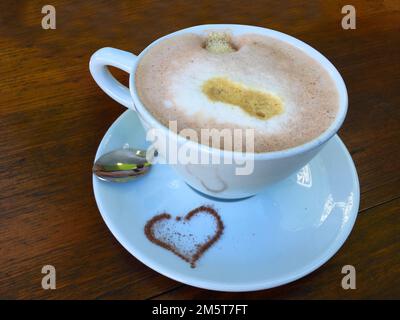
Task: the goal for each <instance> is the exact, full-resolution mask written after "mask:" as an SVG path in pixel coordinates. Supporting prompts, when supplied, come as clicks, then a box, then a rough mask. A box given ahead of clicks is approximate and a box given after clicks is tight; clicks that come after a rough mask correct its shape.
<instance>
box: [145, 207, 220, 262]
mask: <svg viewBox="0 0 400 320" xmlns="http://www.w3.org/2000/svg"><path fill="white" fill-rule="evenodd" d="M223 230H224V224H223V222H222V219H221V217H220V216H219V214H218V213H217V211H216V210H215V209H214V208H213V207H211V206H205V205H203V206H200V207H198V208H195V209H193V210H191V211H190V212H188V213H187V214H186V215H185V216H184V217H180V216H178V217H176V218H172V216H171V215H170V214H169V213H167V212H164V213H161V214H158V215H156V216H154V217H153V218H151V219H150V220H149V221H148V222H147V223H146V225H145V227H144V232H145V234H146V237H147V238H148V239H149V240H150V241H151V242H153V243H154V244H157V245H159V246H160V247H162V248H164V249H167V250H169V251H171V252H173V253H174V254H176V255H177V256H178V257H180V258H182V259H183V260H185V261H187V262H189V263H190V265H191V267H192V268H194V267H195V266H196V262H197V260H199V259H200V257H201V256H202V255H203V254H204V252H205V251H207V250H208V249H209V248H210V247H211V246H212V245H213V244H214V243H215V242H217V241H218V240H219V238H220V237H221V235H222V233H223Z"/></svg>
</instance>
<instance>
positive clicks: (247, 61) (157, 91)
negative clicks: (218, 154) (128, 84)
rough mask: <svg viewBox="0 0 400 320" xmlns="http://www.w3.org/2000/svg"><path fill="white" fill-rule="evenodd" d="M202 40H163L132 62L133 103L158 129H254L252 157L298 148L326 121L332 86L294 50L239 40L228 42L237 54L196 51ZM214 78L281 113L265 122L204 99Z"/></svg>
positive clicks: (253, 38) (255, 38)
mask: <svg viewBox="0 0 400 320" xmlns="http://www.w3.org/2000/svg"><path fill="white" fill-rule="evenodd" d="M206 36H207V35H206V34H205V35H203V36H202V35H196V34H183V35H178V36H174V37H172V38H168V39H166V40H164V41H162V42H160V43H159V44H157V45H156V46H153V47H152V48H150V49H149V50H148V52H147V53H146V55H145V56H144V57H143V58H142V59H141V61H140V63H139V66H138V68H137V71H136V75H135V77H136V79H135V80H136V87H137V90H138V94H139V97H140V99H141V101H142V102H143V104H144V105H145V106H146V108H147V109H148V110H149V111H150V112H151V113H152V114H153V115H154V116H155V117H156V118H157V119H158V120H159V121H160V122H162V123H163V124H164V125H166V126H168V123H169V121H170V120H177V122H178V129H179V130H181V129H183V128H193V129H195V130H198V131H199V130H200V129H201V128H209V129H211V128H216V129H224V128H233V129H235V128H244V129H245V128H254V129H255V130H256V134H255V146H254V147H255V151H256V152H266V151H275V150H282V149H286V148H290V147H293V146H296V145H300V144H303V143H305V142H307V141H309V140H312V139H313V138H315V137H317V136H319V135H320V134H321V133H322V132H323V131H325V130H326V129H327V128H328V127H329V125H330V124H331V123H332V121H333V120H334V118H335V116H336V113H337V109H338V103H339V97H338V92H337V89H336V87H335V84H334V82H333V80H332V79H331V78H330V76H329V75H328V73H327V72H326V71H325V70H324V69H323V68H322V67H321V66H320V65H319V64H318V63H317V62H316V61H315V60H314V59H312V58H311V57H309V56H308V55H306V54H305V53H303V52H302V51H301V50H299V49H297V48H295V47H293V46H291V45H289V44H287V43H284V42H282V41H279V40H276V39H273V38H269V37H265V36H260V35H256V34H246V35H241V36H238V37H234V36H232V37H231V39H232V41H233V46H234V48H236V49H237V51H234V52H229V53H223V54H216V53H212V52H209V51H207V50H206V49H204V43H205V40H206ZM214 77H224V78H227V79H229V80H231V81H234V82H237V83H241V84H243V85H244V86H246V87H248V88H252V89H254V90H259V91H263V92H266V93H270V94H273V95H276V96H278V97H279V98H280V99H281V100H282V103H283V109H284V110H283V112H282V113H280V114H278V115H275V116H273V117H271V118H269V119H266V120H265V119H259V118H257V117H254V116H252V115H250V114H249V113H247V112H245V111H244V110H243V109H241V108H240V107H237V106H235V105H231V104H227V103H223V102H219V101H212V100H210V99H209V98H208V97H207V95H206V94H204V92H203V91H202V86H203V84H204V83H205V82H206V81H208V80H209V79H211V78H214ZM199 136H200V134H199ZM237 151H240V150H237Z"/></svg>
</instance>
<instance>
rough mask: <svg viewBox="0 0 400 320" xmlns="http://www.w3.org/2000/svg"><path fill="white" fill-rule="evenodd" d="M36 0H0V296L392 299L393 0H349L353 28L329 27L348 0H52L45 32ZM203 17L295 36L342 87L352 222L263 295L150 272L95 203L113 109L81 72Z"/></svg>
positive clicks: (398, 291)
mask: <svg viewBox="0 0 400 320" xmlns="http://www.w3.org/2000/svg"><path fill="white" fill-rule="evenodd" d="M49 2H50V1H49ZM47 3H48V2H45V1H1V3H0V48H1V50H0V79H1V81H0V298H3V299H151V298H155V299H163V298H164V299H196V298H204V299H219V298H232V299H240V298H246V299H265V298H273V299H299V298H307V299H318V298H337V299H353V298H368V299H370V298H377V299H384V298H397V299H399V298H400V260H399V253H400V238H399V234H400V228H399V224H400V218H399V214H400V93H399V90H400V2H399V1H398V0H388V1H380V0H376V1H356V0H353V1H351V4H352V5H354V6H355V8H356V12H357V28H356V29H355V30H343V29H342V28H341V18H342V17H343V14H341V8H342V6H343V5H345V4H348V1H337V2H336V1H262V0H259V1H258V0H257V1H256V0H254V1H239V0H238V1H233V0H229V1H216V0H214V1H194V0H193V1H163V0H160V1H112V2H111V1H100V0H99V1H56V0H52V1H51V3H50V4H52V5H53V6H55V8H56V10H57V15H56V17H57V28H56V29H55V30H44V29H42V28H41V19H42V17H43V15H42V14H41V8H42V6H43V5H45V4H47ZM205 23H239V24H250V25H257V26H262V27H268V28H272V29H276V30H279V31H282V32H285V33H288V34H290V35H293V36H295V37H298V38H299V39H301V40H303V41H305V42H307V43H309V44H310V45H312V46H313V47H315V48H316V49H317V50H319V51H320V52H322V53H323V54H324V55H326V56H327V57H328V58H329V59H330V60H331V61H332V62H333V64H334V65H335V66H336V67H337V68H338V70H339V71H340V73H341V74H342V75H343V78H344V80H345V82H346V85H347V88H348V93H349V112H348V115H347V118H346V121H345V123H344V125H343V127H342V129H341V130H340V132H339V135H340V137H341V138H342V139H343V141H344V142H345V144H346V145H347V147H348V148H349V150H350V152H351V154H352V156H353V159H354V161H355V163H356V166H357V170H358V174H359V178H360V184H361V193H362V194H361V207H360V214H359V217H358V219H357V222H356V225H355V228H354V230H353V232H352V233H351V235H350V237H349V239H348V241H347V242H346V243H345V245H344V246H343V247H342V248H341V249H340V251H339V252H338V253H337V254H336V255H335V256H334V257H333V258H332V259H331V260H329V262H327V263H326V264H325V265H324V266H322V267H321V268H320V269H318V270H317V271H315V272H313V273H312V274H310V275H308V276H306V277H305V278H303V279H301V280H298V281H296V282H294V283H291V284H288V285H285V286H281V287H278V288H275V289H271V290H265V291H259V292H253V293H221V292H211V291H207V290H201V289H197V288H193V287H189V286H186V285H182V284H180V283H178V282H175V281H173V280H170V279H168V278H166V277H164V276H161V275H159V274H158V273H156V272H154V271H153V270H151V269H149V268H147V267H146V266H145V265H143V264H142V263H140V262H139V261H138V260H136V259H135V258H134V257H133V256H131V255H130V254H129V253H128V252H127V251H126V250H125V249H123V247H122V246H121V245H119V244H118V242H117V240H116V239H115V238H114V237H113V236H112V234H111V233H110V232H109V230H108V229H107V227H106V226H105V224H104V223H103V221H102V219H101V216H100V214H99V212H98V210H97V207H96V203H95V201H94V197H93V193H92V185H91V166H92V161H93V158H94V155H95V152H96V149H97V146H98V144H99V142H100V140H101V138H102V136H103V135H104V133H105V131H106V130H107V128H108V127H109V126H110V125H111V124H112V123H113V121H114V120H115V119H116V118H117V117H118V116H119V115H120V114H121V113H122V112H123V111H124V108H123V107H122V106H120V105H118V104H117V103H116V102H114V101H113V100H111V99H110V98H109V97H107V96H106V95H105V94H104V93H103V92H102V91H101V89H100V88H99V87H97V85H96V84H95V82H94V81H93V80H92V78H91V76H90V74H89V71H88V61H89V58H90V56H91V54H92V53H93V52H94V51H96V50H97V49H99V48H101V47H105V46H112V47H116V48H120V49H123V50H127V51H131V52H133V53H139V52H140V51H141V50H142V49H143V48H145V47H146V46H147V45H148V44H149V43H151V42H152V41H154V40H155V39H157V38H159V37H160V36H163V35H165V34H167V33H170V32H173V31H176V30H178V29H181V28H185V27H189V26H193V25H198V24H205ZM115 74H116V76H117V77H118V78H119V79H121V80H122V81H124V82H125V83H126V79H127V76H126V75H125V74H123V73H122V72H115ZM46 264H51V265H54V266H56V268H57V289H56V290H43V289H42V288H41V279H42V276H43V275H42V274H41V268H42V266H43V265H46ZM346 264H352V265H354V266H355V267H356V270H357V289H356V290H343V289H342V288H341V285H340V283H341V279H342V277H343V275H342V274H341V268H342V266H343V265H346Z"/></svg>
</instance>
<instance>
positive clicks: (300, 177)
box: [297, 164, 312, 188]
mask: <svg viewBox="0 0 400 320" xmlns="http://www.w3.org/2000/svg"><path fill="white" fill-rule="evenodd" d="M297 184H299V185H301V186H302V187H306V188H311V187H312V176H311V169H310V166H309V165H308V164H307V165H306V166H305V167H303V168H301V169H300V171H299V172H298V173H297Z"/></svg>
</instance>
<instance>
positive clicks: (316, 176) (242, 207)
mask: <svg viewBox="0 0 400 320" xmlns="http://www.w3.org/2000/svg"><path fill="white" fill-rule="evenodd" d="M128 145H129V146H132V147H139V148H145V146H146V141H145V133H144V130H143V128H142V126H141V125H140V122H139V120H138V118H137V116H136V114H135V112H133V111H126V112H125V113H124V114H123V115H121V116H120V117H119V118H118V119H117V120H116V121H115V123H114V124H113V125H112V126H111V128H110V129H109V130H108V132H107V133H106V135H105V136H104V138H103V140H102V142H101V144H100V146H99V148H98V150H97V154H96V158H97V157H99V156H100V155H101V154H103V153H106V152H108V151H111V150H113V149H117V148H121V147H123V146H128ZM93 189H94V194H95V197H96V201H97V205H98V207H99V210H100V212H101V215H102V216H103V219H104V221H105V222H106V224H107V226H108V228H109V229H110V230H111V232H112V233H113V234H114V236H115V237H116V238H117V239H118V241H119V242H120V243H121V244H122V245H123V246H124V247H125V248H126V249H127V250H128V251H129V252H130V253H131V254H132V255H134V256H135V257H136V258H137V259H139V260H140V261H141V262H143V263H144V264H146V265H147V266H149V267H150V268H152V269H154V270H156V271H158V272H159V273H161V274H163V275H165V276H167V277H170V278H172V279H175V280H177V281H180V282H183V283H186V284H189V285H192V286H196V287H200V288H206V289H212V290H221V291H252V290H261V289H267V288H272V287H276V286H279V285H282V284H285V283H288V282H291V281H294V280H296V279H298V278H301V277H303V276H305V275H307V274H308V273H310V272H312V271H313V270H315V269H317V268H318V267H320V266H321V265H322V264H323V263H325V262H326V261H327V260H328V259H329V258H331V257H332V256H333V255H334V254H335V253H336V252H337V251H338V250H339V248H340V247H341V246H342V244H343V243H344V241H345V240H346V239H347V237H348V235H349V233H350V231H351V229H352V228H353V225H354V222H355V220H356V217H357V212H358V206H359V200H360V191H359V184H358V177H357V172H356V169H355V167H354V163H353V161H352V159H351V157H350V154H349V153H348V151H347V149H346V147H345V146H344V144H343V143H342V141H341V140H340V139H339V137H338V136H335V137H333V138H332V139H331V141H330V142H328V144H327V145H326V147H325V148H324V149H323V150H322V151H321V152H320V153H319V155H317V156H316V157H315V158H314V159H313V160H312V161H311V162H310V164H309V165H307V166H306V167H305V168H303V169H302V170H301V171H300V172H299V173H298V174H297V175H293V176H292V177H290V178H288V179H287V180H285V181H283V182H280V183H279V184H276V185H275V186H274V187H270V188H268V189H266V190H265V191H263V192H262V193H260V194H258V195H256V196H254V197H252V198H248V199H245V200H241V201H235V202H226V201H225V202H222V201H215V200H211V199H209V198H205V197H203V196H201V195H200V194H198V193H197V192H195V191H194V190H193V189H191V188H190V187H188V186H187V185H186V184H185V183H184V182H183V181H182V180H180V179H179V178H178V177H177V176H176V175H175V173H174V172H173V170H172V169H170V168H169V167H168V166H167V165H154V166H153V167H152V169H151V170H150V173H149V174H148V175H146V176H144V177H142V178H140V179H138V180H136V181H132V182H129V183H125V184H114V183H107V182H103V181H100V180H98V179H97V178H96V177H94V176H93ZM203 204H211V205H213V206H214V207H215V208H216V209H217V210H218V213H219V214H220V216H221V217H222V220H223V221H224V224H225V230H224V233H223V235H222V237H221V239H220V240H219V241H218V242H217V243H215V245H214V246H212V247H211V248H210V249H209V250H208V251H206V252H205V254H204V256H202V257H201V258H200V260H199V261H198V263H197V267H196V268H194V269H193V268H191V267H190V265H189V264H188V263H187V262H185V261H183V260H182V259H180V258H178V257H177V256H175V255H174V254H172V253H171V252H169V251H167V250H165V249H163V248H161V247H159V246H157V245H155V244H153V243H151V242H150V241H149V240H148V239H147V238H146V236H145V234H144V230H143V229H144V225H145V224H146V222H147V221H148V220H149V219H150V218H151V217H153V216H154V215H156V214H159V213H161V212H164V211H167V212H169V213H170V214H171V215H173V216H178V215H179V216H182V215H184V214H186V213H187V212H188V211H190V210H191V209H194V208H196V207H198V206H200V205H203Z"/></svg>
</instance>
